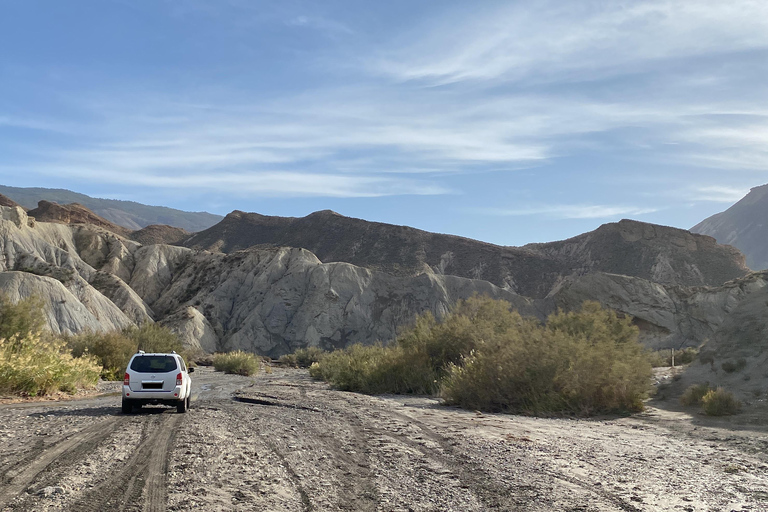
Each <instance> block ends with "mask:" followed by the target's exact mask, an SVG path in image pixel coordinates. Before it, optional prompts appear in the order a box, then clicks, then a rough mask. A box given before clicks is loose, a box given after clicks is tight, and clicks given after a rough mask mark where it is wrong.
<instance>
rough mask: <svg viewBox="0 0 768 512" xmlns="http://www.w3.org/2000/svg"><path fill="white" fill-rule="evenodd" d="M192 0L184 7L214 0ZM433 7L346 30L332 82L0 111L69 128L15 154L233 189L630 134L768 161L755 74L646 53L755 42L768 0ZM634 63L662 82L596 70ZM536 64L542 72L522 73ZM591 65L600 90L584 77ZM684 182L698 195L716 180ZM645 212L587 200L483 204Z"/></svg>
mask: <svg viewBox="0 0 768 512" xmlns="http://www.w3.org/2000/svg"><path fill="white" fill-rule="evenodd" d="M193 4H194V5H192V6H191V7H190V9H193V12H192V13H191V14H188V15H190V16H191V15H195V16H197V15H198V14H200V15H201V16H202V13H205V12H207V9H209V8H210V9H213V8H214V7H213V4H210V3H208V2H197V3H196V4H195V3H193ZM195 5H197V7H195ZM249 5H250V4H249V3H248V2H228V3H227V4H226V5H225V6H226V7H227V8H222V7H220V6H219V4H217V6H216V8H215V10H216V16H217V20H221V19H222V18H223V17H225V16H227V15H228V14H227V13H230V15H231V12H233V9H234V12H240V11H239V10H242V9H246V10H248V12H249V13H250V14H252V15H254V16H256V15H258V16H261V14H259V12H260V11H261V10H262V9H255V8H254V9H251V8H249V7H248V6H249ZM488 5H491V7H488ZM197 8H199V9H202V11H201V13H198V11H197V10H195V9H197ZM238 9H239V10H238ZM312 12H314V11H312ZM283 14H284V11H281V12H280V16H277V17H274V16H273V17H272V18H269V19H270V20H271V21H272V22H275V23H277V24H278V25H279V26H280V27H282V28H283V29H285V25H286V24H287V25H290V26H292V27H304V28H311V29H313V30H321V31H327V32H336V33H340V34H341V33H344V34H347V33H351V32H352V29H350V28H349V26H348V25H346V24H344V23H343V22H341V21H335V20H332V19H331V17H324V16H319V15H315V14H312V15H296V13H295V12H294V13H292V14H291V15H290V16H287V15H286V16H283ZM433 18H434V19H429V20H425V21H422V22H420V23H415V24H414V26H413V32H412V33H409V34H406V35H401V36H400V37H394V38H393V39H392V40H391V41H389V42H388V43H384V44H380V43H379V42H378V41H376V42H370V41H369V44H368V45H361V47H360V48H352V49H351V50H350V52H352V53H353V54H354V56H355V57H356V58H352V59H350V62H352V63H353V64H354V63H356V64H357V65H358V68H345V75H344V77H343V82H344V84H345V85H344V86H340V85H336V86H329V87H324V88H319V87H312V86H311V84H309V85H308V86H307V87H306V88H305V89H304V92H285V93H283V92H280V91H271V92H270V94H269V95H268V97H269V98H270V99H265V97H264V96H260V95H259V94H257V93H254V94H249V93H247V92H246V93H244V92H242V91H240V92H236V91H234V90H233V89H234V88H227V87H226V86H225V85H221V86H218V85H217V88H215V89H214V88H211V89H205V88H202V87H201V89H204V90H205V91H206V92H203V93H197V94H193V93H190V94H188V95H185V100H179V99H178V98H176V97H175V96H171V95H169V94H163V93H162V92H157V91H155V92H153V93H146V94H144V95H142V96H140V97H139V96H133V97H131V96H130V95H129V94H127V93H123V94H120V93H119V91H118V92H116V91H107V92H106V93H105V95H104V96H103V97H101V98H93V95H90V96H89V97H88V99H78V102H79V103H78V102H75V101H73V105H70V107H71V110H72V111H74V110H77V109H78V108H79V109H80V111H81V112H83V113H85V115H83V116H82V119H83V121H81V122H80V124H79V125H77V126H67V124H66V123H61V122H59V120H57V119H51V120H39V119H38V120H27V121H24V122H22V121H20V120H19V119H17V118H12V117H11V116H5V117H3V116H2V113H1V112H0V125H3V124H5V125H6V126H25V125H24V123H26V124H27V126H28V127H35V128H36V129H44V130H52V131H54V130H61V128H62V126H64V127H66V128H67V129H68V130H70V131H71V132H72V133H76V134H77V135H78V137H77V140H76V141H75V142H74V143H72V144H69V143H68V144H66V145H64V144H61V145H52V146H48V147H45V148H44V151H41V148H40V147H39V146H35V147H31V148H30V149H29V151H27V155H26V156H27V157H28V158H29V160H27V162H31V163H33V164H34V165H27V167H28V168H40V169H52V168H60V169H72V170H73V172H75V171H76V170H77V169H81V170H82V169H86V170H91V169H93V170H95V171H94V172H93V173H92V174H90V175H89V176H90V178H91V179H94V180H98V181H104V182H110V183H119V182H121V181H120V180H122V179H123V178H122V177H121V176H131V182H132V183H137V182H138V183H145V184H147V185H148V186H150V185H151V186H168V187H171V186H179V187H184V186H187V187H203V186H210V187H214V188H216V189H217V190H222V191H223V190H224V189H225V188H226V187H230V190H232V191H239V190H242V189H243V188H240V187H238V183H245V184H246V185H245V186H244V188H245V189H247V190H249V191H250V193H253V194H255V195H258V194H261V193H263V194H281V195H291V194H293V195H296V196H306V195H322V194H327V195H329V196H344V197H349V196H356V195H357V196H375V195H394V194H410V193H422V192H423V193H430V194H440V193H447V192H449V191H450V188H451V187H449V186H446V185H445V184H444V183H445V182H444V181H443V178H444V177H445V176H448V175H457V174H463V173H473V172H480V171H482V172H487V171H488V170H489V169H493V170H510V171H513V170H518V169H521V168H531V167H538V168H539V169H540V172H542V173H546V172H547V170H546V168H545V167H546V164H547V163H550V162H553V161H555V159H558V158H565V157H568V156H569V155H571V154H574V153H578V152H582V153H583V152H585V151H587V150H588V151H590V152H591V153H592V154H596V153H599V152H602V151H605V152H610V151H612V152H613V153H612V155H614V156H616V155H619V156H617V158H620V157H621V156H620V155H621V152H622V151H623V150H624V149H626V148H630V149H631V150H633V151H636V150H643V151H646V152H647V154H648V155H649V156H648V157H647V158H648V159H649V162H653V160H654V159H655V161H662V160H663V161H664V162H665V163H669V162H674V163H679V164H680V165H693V166H702V167H711V168H722V169H749V170H753V171H755V170H766V169H768V149H766V148H768V121H766V119H768V117H767V118H761V117H759V116H760V115H763V116H765V115H766V114H768V112H766V111H765V110H766V109H765V108H763V107H761V105H765V101H763V100H766V101H768V94H766V93H764V92H760V90H762V89H760V88H754V87H753V88H752V89H753V91H751V92H750V93H749V94H739V92H740V90H739V89H738V87H739V79H738V75H736V78H733V77H730V76H725V75H728V73H720V74H718V72H717V70H715V69H710V67H709V66H703V67H699V68H697V70H698V72H697V73H693V74H692V75H688V74H685V76H684V77H683V78H680V77H679V76H676V75H675V74H674V73H671V74H670V73H668V74H663V73H662V74H661V75H655V74H653V73H651V72H650V71H649V69H651V68H650V67H649V66H650V64H651V63H658V62H660V61H665V60H668V59H679V58H684V57H692V56H693V57H695V56H707V57H710V58H714V57H716V56H717V55H718V54H722V53H725V52H739V51H744V50H753V49H762V48H768V3H765V2H762V1H751V0H744V1H737V2H732V3H724V2H677V1H673V0H652V1H647V2H634V3H633V2H629V3H627V2H576V1H574V2H553V1H550V2H515V3H514V4H510V3H507V2H504V3H496V4H484V6H483V7H479V8H478V7H475V6H473V7H472V8H463V9H462V10H460V11H453V12H448V13H445V14H442V15H436V16H434V17H433ZM259 20H260V22H265V23H266V21H263V20H262V18H259ZM286 20H288V21H286ZM459 21H460V22H459ZM357 35H360V34H357ZM363 39H364V38H363ZM371 48H373V50H372V49H371ZM347 56H348V55H347V54H345V55H344V56H343V57H344V58H346V57H347ZM323 58H328V56H327V55H324V57H323ZM337 58H339V59H341V58H342V57H341V56H338V55H337ZM729 60H730V59H729ZM718 62H722V59H721V60H719V61H718ZM651 67H652V66H651ZM371 72H373V74H371ZM643 73H647V74H648V73H649V74H650V75H649V76H651V78H652V79H651V80H649V83H655V82H656V81H658V82H663V84H664V87H663V88H659V89H658V90H656V89H654V92H653V93H650V92H649V91H648V88H647V87H645V86H643V85H635V84H634V82H635V80H634V78H633V79H631V80H624V81H620V80H619V81H617V82H615V83H614V82H612V83H611V84H610V86H606V85H605V84H604V83H602V82H600V80H601V79H605V78H606V77H613V78H614V79H615V77H617V76H624V75H626V76H630V75H631V76H632V77H637V76H640V75H642V74H643ZM382 75H385V76H386V77H387V79H385V80H381V77H382ZM392 77H394V78H395V81H394V82H393V81H392V80H391V79H390V78H392ZM659 77H661V78H659ZM585 78H588V79H589V80H592V82H591V84H590V86H589V87H581V88H580V87H576V86H574V87H571V86H570V85H572V84H571V83H569V86H568V87H567V92H564V91H565V90H566V89H565V88H564V86H563V85H562V84H563V83H564V82H570V81H572V80H574V79H585ZM414 80H415V81H416V82H414ZM532 81H533V82H539V83H540V82H547V84H546V85H547V87H538V86H537V87H531V86H530V83H531V82H532ZM448 83H450V84H452V85H451V86H450V87H422V86H423V85H424V84H426V85H435V84H448ZM595 83H598V84H600V85H601V87H602V89H601V91H602V92H598V93H595V92H593V91H592V88H593V85H594V84H595ZM510 84H511V85H510ZM553 84H555V85H554V86H553ZM555 86H560V87H561V88H560V89H558V88H557V87H555ZM548 87H550V88H548ZM137 89H139V90H143V91H146V90H147V89H146V88H137ZM758 89H759V90H758ZM294 91H295V90H294ZM649 165H650V164H649ZM206 174H207V175H208V176H216V179H208V178H205V179H204V178H203V176H204V175H206ZM280 174H283V175H285V178H283V179H280V178H279V177H278V175H280ZM176 176H179V177H182V178H180V179H176ZM312 176H317V178H316V179H315V178H312ZM134 177H135V180H134ZM218 177H222V179H218ZM244 177H245V178H244ZM186 178H189V179H186ZM414 178H418V179H417V180H415V179H414ZM206 180H207V181H206ZM257 180H261V184H262V185H261V186H260V187H259V186H256V181H257ZM201 183H206V185H202V184H201ZM322 183H325V184H326V186H325V187H323V186H321V185H322ZM701 186H702V190H703V189H705V188H706V187H708V186H710V184H707V183H703V184H702V185H701ZM714 186H715V185H711V186H710V188H711V187H714ZM249 187H250V188H249ZM419 191H422V192H419ZM425 191H426V192H425ZM721 192H722V191H721ZM697 194H698V196H696V195H695V194H694V197H698V198H700V199H697V200H702V201H704V200H711V199H704V198H707V197H716V196H719V197H726V196H727V195H728V194H725V193H722V194H720V193H715V191H714V189H713V190H710V191H709V192H707V191H706V190H703V191H699V192H697ZM598 201H599V199H598ZM504 212H506V213H504ZM510 212H511V213H510ZM526 212H527V213H526ZM648 212H649V210H647V209H640V208H632V207H622V206H600V205H597V206H595V205H589V204H586V205H566V206H560V207H558V208H557V209H555V210H552V209H550V208H549V207H547V208H545V209H542V208H538V209H537V208H531V209H528V210H504V211H503V212H502V211H497V212H496V213H495V214H496V215H534V214H546V215H551V216H559V218H602V217H610V216H616V215H641V214H643V213H648ZM486 213H489V214H490V212H486Z"/></svg>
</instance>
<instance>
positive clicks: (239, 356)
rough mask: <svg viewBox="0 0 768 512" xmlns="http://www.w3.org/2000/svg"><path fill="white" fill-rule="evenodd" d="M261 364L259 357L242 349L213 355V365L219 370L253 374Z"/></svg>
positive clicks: (238, 373)
mask: <svg viewBox="0 0 768 512" xmlns="http://www.w3.org/2000/svg"><path fill="white" fill-rule="evenodd" d="M259 366H260V362H259V359H258V358H257V357H256V356H255V355H253V354H251V353H249V352H243V351H242V350H236V351H234V352H227V353H225V354H216V355H214V356H213V367H214V368H215V369H216V371H219V372H224V373H234V374H237V375H253V374H255V373H257V372H258V371H259Z"/></svg>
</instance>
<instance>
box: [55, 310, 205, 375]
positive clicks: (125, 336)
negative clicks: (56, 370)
mask: <svg viewBox="0 0 768 512" xmlns="http://www.w3.org/2000/svg"><path fill="white" fill-rule="evenodd" d="M65 341H66V345H67V347H69V349H70V351H71V352H72V355H73V356H75V357H81V356H83V355H88V356H93V357H95V358H96V359H97V360H98V361H99V363H100V364H101V367H102V370H101V376H102V378H104V379H105V380H121V379H122V377H123V372H124V371H125V368H126V366H127V365H128V361H129V360H130V359H131V356H132V355H133V354H135V353H136V352H138V351H139V350H144V351H145V352H174V351H175V352H177V353H178V354H181V355H182V357H184V359H185V360H186V361H187V362H189V361H190V358H191V357H193V354H191V353H189V351H187V350H185V349H184V348H183V345H182V343H181V341H180V340H179V338H178V337H177V336H176V335H175V334H173V333H172V332H171V331H170V330H169V329H168V328H167V327H164V326H162V325H159V324H156V323H150V322H147V323H145V324H142V325H141V326H139V327H129V328H126V329H123V330H122V331H113V332H88V333H82V334H79V335H75V336H68V337H65Z"/></svg>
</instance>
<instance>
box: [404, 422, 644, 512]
mask: <svg viewBox="0 0 768 512" xmlns="http://www.w3.org/2000/svg"><path fill="white" fill-rule="evenodd" d="M389 415H390V416H392V417H395V418H399V419H401V420H402V421H405V422H407V423H408V424H410V425H413V426H415V427H417V428H418V429H419V430H420V431H421V432H422V433H424V435H426V436H427V437H429V438H430V439H431V440H432V441H434V442H435V443H437V444H438V445H440V447H441V449H442V450H443V451H444V452H446V453H449V454H452V455H455V454H456V449H455V447H454V446H453V444H452V443H451V441H449V440H448V439H447V438H445V437H443V436H442V435H440V434H438V433H436V432H434V431H433V430H432V428H431V427H429V426H428V425H426V424H425V423H424V422H422V421H419V420H417V419H415V418H412V417H410V416H408V415H406V414H401V413H398V412H395V411H390V412H389ZM399 435H400V436H401V437H402V438H403V440H404V441H405V442H408V443H410V444H411V445H412V446H413V447H414V448H416V449H419V450H420V451H422V452H423V453H426V452H425V451H424V447H423V446H420V445H419V444H418V443H416V442H414V441H413V440H411V439H410V438H408V437H407V436H404V435H402V434H399ZM429 453H432V452H429ZM453 460H455V459H453ZM470 464H471V463H470ZM528 470H529V471H532V472H536V473H539V474H541V475H546V476H548V477H550V478H553V479H556V480H561V481H563V482H566V483H569V484H571V485H574V486H576V487H579V488H581V489H582V490H584V491H587V492H588V493H590V494H595V495H597V496H600V497H601V498H603V499H604V500H606V501H608V502H611V503H613V504H614V505H615V506H617V507H618V508H620V509H621V510H623V511H625V512H641V510H640V509H639V508H637V507H635V506H634V505H632V504H631V503H628V502H627V501H626V500H624V499H623V498H621V497H619V496H616V495H614V494H611V493H609V492H606V491H604V490H601V489H595V487H594V485H592V484H590V483H589V482H585V481H583V480H580V479H578V478H575V477H571V476H568V475H564V474H562V473H559V472H556V471H552V470H547V469H538V468H528ZM477 472H481V473H482V469H481V468H480V467H476V468H473V471H472V472H469V473H468V474H469V475H471V476H472V480H476V481H477V480H478V478H477ZM479 481H480V482H482V485H483V486H487V483H486V481H485V480H484V479H481V480H479Z"/></svg>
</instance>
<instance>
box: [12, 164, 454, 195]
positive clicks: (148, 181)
mask: <svg viewBox="0 0 768 512" xmlns="http://www.w3.org/2000/svg"><path fill="white" fill-rule="evenodd" d="M0 170H5V171H8V172H10V171H15V169H13V168H10V167H0ZM25 170H26V171H27V172H33V173H36V174H40V175H43V176H59V175H61V174H62V173H64V174H66V175H67V176H68V177H69V178H71V179H75V180H80V181H84V182H89V183H101V184H107V185H125V186H145V187H152V188H158V189H173V190H175V191H183V192H206V193H219V192H221V193H225V194H229V195H233V196H258V197H340V198H341V197H381V196H389V195H438V194H447V193H451V191H450V190H449V189H447V188H446V187H442V186H440V185H436V184H434V183H429V182H423V181H419V180H403V179H391V178H379V177H368V176H362V177H360V176H348V175H339V174H323V173H312V172H286V171H271V172H269V171H265V172H238V173H235V172H219V173H214V174H211V173H208V174H196V173H184V174H178V173H175V174H161V173H148V172H135V171H134V172H129V173H126V172H122V171H120V172H116V171H115V170H114V169H112V168H109V167H107V168H89V167H61V166H52V167H48V166H44V165H43V166H35V167H32V168H27V169H25Z"/></svg>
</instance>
